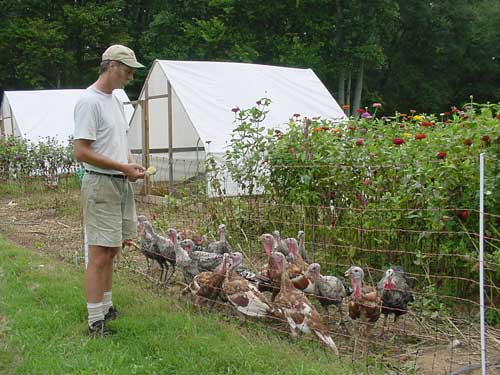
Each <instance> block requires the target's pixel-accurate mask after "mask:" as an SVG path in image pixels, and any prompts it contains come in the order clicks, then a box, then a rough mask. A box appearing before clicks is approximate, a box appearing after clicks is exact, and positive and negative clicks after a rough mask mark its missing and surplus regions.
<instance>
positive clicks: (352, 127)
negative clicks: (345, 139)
mask: <svg viewBox="0 0 500 375" xmlns="http://www.w3.org/2000/svg"><path fill="white" fill-rule="evenodd" d="M348 129H349V130H350V131H352V132H353V131H354V130H356V127H355V126H349V128H348Z"/></svg>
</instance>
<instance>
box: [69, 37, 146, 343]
mask: <svg viewBox="0 0 500 375" xmlns="http://www.w3.org/2000/svg"><path fill="white" fill-rule="evenodd" d="M143 67H144V66H143V65H142V64H140V63H139V62H138V61H137V59H136V57H135V54H134V51H132V50H131V49H130V48H127V47H125V46H122V45H113V46H111V47H109V48H108V49H107V50H106V51H105V52H104V54H103V55H102V62H101V66H100V68H99V78H98V79H97V81H96V82H94V84H93V85H92V86H90V87H88V88H87V90H86V91H85V93H84V95H82V97H81V98H80V99H79V101H78V103H77V104H76V106H75V112H74V117H75V137H74V154H75V157H76V159H77V160H79V161H80V162H83V165H84V167H85V174H84V176H83V181H82V201H83V217H84V226H85V234H86V238H87V242H88V245H89V254H88V255H89V262H88V265H87V270H86V273H85V294H86V298H87V310H88V331H89V335H91V336H103V335H108V334H110V331H109V329H108V328H107V327H106V324H105V323H106V321H108V320H112V319H115V318H116V317H117V316H118V311H117V310H116V309H115V308H114V307H113V303H112V299H111V298H112V294H111V286H112V275H113V258H114V257H115V255H116V254H117V253H118V250H119V249H120V247H121V246H122V245H123V243H126V242H127V240H130V239H132V238H134V237H135V235H136V231H137V217H136V212H135V203H134V195H133V191H132V185H131V184H130V182H134V181H136V180H137V179H139V178H143V177H144V168H143V167H142V166H141V165H139V164H136V163H135V162H134V160H133V158H132V154H131V153H130V151H129V149H128V144H127V130H128V124H127V121H126V118H125V113H124V109H123V103H121V102H120V101H119V100H118V99H117V98H116V97H115V96H114V95H113V90H114V89H123V88H124V87H125V85H126V84H127V83H128V82H129V81H130V80H131V79H133V78H134V69H135V68H143Z"/></svg>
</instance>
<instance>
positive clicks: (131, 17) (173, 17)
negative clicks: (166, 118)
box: [0, 0, 500, 112]
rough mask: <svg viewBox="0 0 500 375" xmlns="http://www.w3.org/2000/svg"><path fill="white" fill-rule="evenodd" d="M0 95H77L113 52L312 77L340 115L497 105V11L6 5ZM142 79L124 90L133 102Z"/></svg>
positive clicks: (459, 2) (302, 0) (457, 0)
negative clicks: (114, 48)
mask: <svg viewBox="0 0 500 375" xmlns="http://www.w3.org/2000/svg"><path fill="white" fill-rule="evenodd" d="M0 7H1V9H2V14H3V20H2V23H0V56H2V59H1V60H0V88H1V89H0V90H1V91H2V92H3V90H21V89H40V88H47V89H49V88H77V87H78V88H80V87H86V86H87V85H89V84H90V83H92V82H93V81H94V80H95V78H96V76H97V67H98V64H99V61H100V56H101V54H102V52H103V51H104V50H105V49H106V48H107V47H108V46H109V45H111V44H114V43H121V44H126V45H128V46H130V47H131V48H133V49H134V50H135V52H136V55H137V56H138V58H139V60H140V61H143V62H144V63H145V64H146V65H147V67H149V66H151V64H152V62H153V61H154V60H155V59H171V60H211V61H235V62H253V63H260V64H271V65H281V66H290V67H300V68H312V69H313V70H314V71H315V72H316V74H317V75H318V76H319V77H320V79H321V80H322V81H323V83H324V84H325V85H326V86H327V88H328V89H329V91H330V92H331V93H332V94H333V95H334V96H335V97H336V98H337V100H338V101H339V103H340V104H341V105H344V104H346V105H350V107H351V109H355V108H357V107H364V106H367V105H370V104H371V103H372V102H374V101H377V102H382V103H383V104H384V108H385V110H386V111H393V110H399V111H408V110H409V109H416V110H418V111H422V112H437V111H444V110H446V109H447V108H449V107H450V106H452V105H460V104H462V103H463V102H464V101H466V100H468V98H469V95H474V97H475V98H476V99H477V100H480V101H498V98H499V96H500V89H499V87H500V30H499V28H498V20H499V19H500V2H499V1H498V0H477V1H474V2H470V1H467V0H453V1H451V0H439V1H436V2H431V1H428V0H413V1H407V0H371V1H368V0H350V1H347V0H336V1H331V0H285V1H279V2H273V1H263V0H164V1H160V0H111V1H98V0H89V1H85V0H71V1H69V0H52V1H48V0H22V1H10V0H0ZM146 74H147V69H144V70H142V71H138V72H137V74H136V79H135V80H134V82H132V84H131V85H130V87H129V88H128V89H127V90H128V93H129V95H130V96H131V97H132V98H135V97H136V96H137V95H138V93H139V90H140V88H141V86H142V83H143V81H144V78H145V76H146Z"/></svg>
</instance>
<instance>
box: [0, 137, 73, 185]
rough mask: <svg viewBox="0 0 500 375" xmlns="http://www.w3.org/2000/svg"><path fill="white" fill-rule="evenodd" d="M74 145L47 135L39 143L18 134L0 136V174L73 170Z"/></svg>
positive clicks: (5, 176)
mask: <svg viewBox="0 0 500 375" xmlns="http://www.w3.org/2000/svg"><path fill="white" fill-rule="evenodd" d="M76 165H77V162H76V160H75V158H74V156H73V147H72V144H71V143H70V145H69V146H64V145H62V144H60V143H59V142H58V141H57V140H56V139H55V138H51V137H47V138H46V139H45V140H41V141H40V142H38V143H34V142H30V141H27V140H26V139H24V138H19V137H0V178H3V179H12V178H14V179H15V178H22V177H28V176H55V175H58V174H67V173H71V172H73V170H74V168H75V167H76Z"/></svg>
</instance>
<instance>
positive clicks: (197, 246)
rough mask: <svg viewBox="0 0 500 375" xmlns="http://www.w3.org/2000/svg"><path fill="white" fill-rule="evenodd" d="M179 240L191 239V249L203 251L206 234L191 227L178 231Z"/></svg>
mask: <svg viewBox="0 0 500 375" xmlns="http://www.w3.org/2000/svg"><path fill="white" fill-rule="evenodd" d="M178 238H179V240H180V241H182V240H186V239H191V240H193V242H194V249H193V251H203V249H204V248H205V246H206V243H207V236H205V235H201V234H198V233H196V232H195V231H193V230H191V229H183V230H181V231H180V232H179V236H178Z"/></svg>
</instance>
